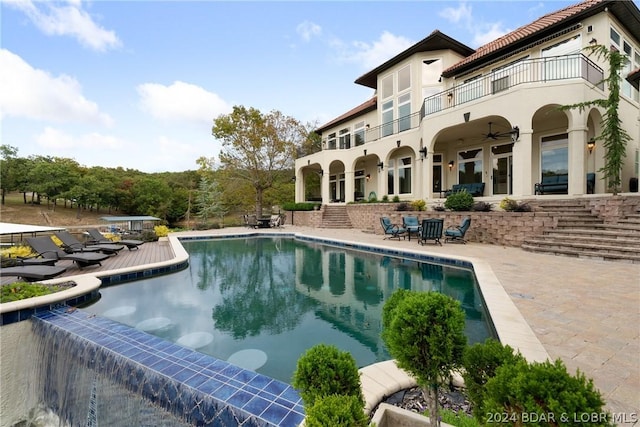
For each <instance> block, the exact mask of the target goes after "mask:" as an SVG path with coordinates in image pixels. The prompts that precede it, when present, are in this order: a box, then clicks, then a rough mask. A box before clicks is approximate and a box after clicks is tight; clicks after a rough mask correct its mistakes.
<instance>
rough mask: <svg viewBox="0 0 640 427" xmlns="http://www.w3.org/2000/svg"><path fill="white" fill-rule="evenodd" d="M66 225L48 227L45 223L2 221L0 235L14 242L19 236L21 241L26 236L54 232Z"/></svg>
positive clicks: (5, 239)
mask: <svg viewBox="0 0 640 427" xmlns="http://www.w3.org/2000/svg"><path fill="white" fill-rule="evenodd" d="M64 229H65V228H64V227H47V226H44V225H29V224H14V223H10V222H0V235H1V236H2V237H3V239H2V240H3V242H6V241H7V237H8V238H9V240H10V241H11V243H13V242H14V239H15V238H16V237H17V238H18V240H19V241H21V240H24V236H25V235H26V236H28V237H29V236H35V235H37V234H38V233H53V232H54V231H59V230H64Z"/></svg>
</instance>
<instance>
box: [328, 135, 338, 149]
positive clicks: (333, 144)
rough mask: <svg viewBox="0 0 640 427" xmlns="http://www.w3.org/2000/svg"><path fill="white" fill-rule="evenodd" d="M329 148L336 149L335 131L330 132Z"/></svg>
mask: <svg viewBox="0 0 640 427" xmlns="http://www.w3.org/2000/svg"><path fill="white" fill-rule="evenodd" d="M328 148H329V150H335V149H336V134H335V132H334V133H331V134H329V141H328Z"/></svg>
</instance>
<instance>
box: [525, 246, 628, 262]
mask: <svg viewBox="0 0 640 427" xmlns="http://www.w3.org/2000/svg"><path fill="white" fill-rule="evenodd" d="M522 249H524V250H526V251H529V252H536V253H545V254H550V255H559V256H568V257H575V258H585V259H595V260H602V261H614V262H624V263H631V264H640V254H638V253H637V252H636V253H625V254H618V253H606V252H598V251H590V250H576V249H563V250H558V249H554V248H550V247H546V246H535V245H528V244H523V245H522Z"/></svg>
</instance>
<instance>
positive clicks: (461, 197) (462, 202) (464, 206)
mask: <svg viewBox="0 0 640 427" xmlns="http://www.w3.org/2000/svg"><path fill="white" fill-rule="evenodd" d="M444 207H445V208H447V209H449V210H452V211H470V210H471V208H473V196H472V195H471V194H470V193H468V192H467V191H466V190H462V191H457V192H455V193H452V194H450V195H449V196H447V200H445V202H444Z"/></svg>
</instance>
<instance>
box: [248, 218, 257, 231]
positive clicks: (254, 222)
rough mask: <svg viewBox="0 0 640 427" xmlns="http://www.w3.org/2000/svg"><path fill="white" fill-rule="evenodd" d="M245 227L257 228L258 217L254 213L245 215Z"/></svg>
mask: <svg viewBox="0 0 640 427" xmlns="http://www.w3.org/2000/svg"><path fill="white" fill-rule="evenodd" d="M247 227H249V228H258V217H257V216H256V215H248V216H247Z"/></svg>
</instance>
